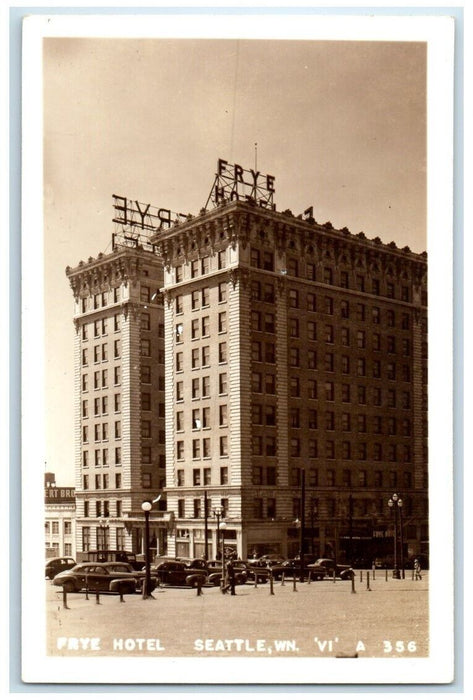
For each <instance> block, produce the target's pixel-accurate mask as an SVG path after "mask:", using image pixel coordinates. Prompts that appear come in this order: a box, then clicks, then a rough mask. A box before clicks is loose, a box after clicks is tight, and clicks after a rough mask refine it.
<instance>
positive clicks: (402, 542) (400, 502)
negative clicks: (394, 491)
mask: <svg viewBox="0 0 473 700" xmlns="http://www.w3.org/2000/svg"><path fill="white" fill-rule="evenodd" d="M397 506H398V508H399V533H400V535H401V572H402V578H405V576H406V574H405V571H404V532H403V530H404V528H403V526H402V506H403V502H402V498H400V499H399V500H398V502H397Z"/></svg>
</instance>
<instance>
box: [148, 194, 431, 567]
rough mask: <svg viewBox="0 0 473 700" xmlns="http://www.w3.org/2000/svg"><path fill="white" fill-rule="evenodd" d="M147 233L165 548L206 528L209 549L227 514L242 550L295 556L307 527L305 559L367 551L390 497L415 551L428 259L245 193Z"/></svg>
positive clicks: (419, 545)
mask: <svg viewBox="0 0 473 700" xmlns="http://www.w3.org/2000/svg"><path fill="white" fill-rule="evenodd" d="M155 242H156V245H157V250H158V252H159V255H160V256H161V258H162V260H163V263H164V270H165V272H164V318H165V322H164V326H165V367H166V383H165V385H166V493H167V504H168V508H169V509H170V510H171V511H172V512H173V513H174V515H175V520H174V528H173V531H172V532H171V533H170V536H169V540H168V551H169V553H170V554H175V555H177V556H201V555H202V554H203V553H204V551H205V545H204V538H205V533H206V532H207V534H208V539H209V540H210V541H209V543H208V545H207V547H208V549H209V550H210V551H211V552H212V553H213V555H216V554H217V552H218V546H217V540H216V528H217V523H216V514H217V512H218V511H219V510H220V509H222V510H223V514H224V515H223V517H224V519H225V530H224V533H225V534H224V537H225V544H226V545H227V546H229V547H230V548H232V549H234V550H235V551H236V552H237V553H238V554H239V556H241V557H243V558H246V557H248V556H250V555H251V554H253V553H257V554H260V555H261V554H263V553H265V552H274V553H277V554H281V555H283V556H293V555H295V554H296V553H297V552H298V551H299V549H300V539H301V533H300V526H301V523H303V525H304V545H303V546H304V551H306V552H314V553H315V554H319V555H332V556H336V557H337V558H339V559H340V558H344V559H345V558H349V559H350V560H352V561H356V560H359V561H361V560H367V559H374V558H375V557H376V556H382V555H386V554H388V553H392V538H393V523H394V520H393V517H394V514H393V512H392V509H390V507H389V505H388V501H389V499H390V497H391V496H392V495H393V494H394V493H397V494H399V495H401V497H402V503H403V507H402V517H403V534H404V553H405V554H406V555H409V554H413V553H420V552H424V553H426V550H427V546H428V544H427V543H428V527H427V522H428V499H427V487H428V467H427V464H428V459H427V295H426V290H427V287H426V284H427V265H426V256H425V254H424V255H417V254H414V253H412V252H411V251H410V250H409V249H404V250H399V249H398V248H397V247H396V245H395V244H394V243H391V244H389V245H384V244H383V243H381V241H380V240H379V239H375V240H368V239H367V238H366V237H365V235H364V234H362V233H360V234H358V235H352V234H351V233H350V232H349V231H348V230H347V229H344V230H342V231H337V230H334V229H333V227H332V226H331V224H330V223H327V224H325V225H323V226H321V225H319V224H317V223H316V222H315V221H314V220H313V219H311V218H310V219H309V220H304V219H302V217H299V218H296V217H294V216H293V215H292V214H291V213H290V212H285V213H278V212H276V211H274V210H272V209H266V208H262V207H258V206H255V205H254V204H251V203H249V202H244V201H233V202H230V203H224V204H222V205H220V206H218V207H216V208H215V209H214V210H212V211H210V212H205V213H202V214H201V216H199V217H197V218H195V219H191V220H190V221H187V222H185V223H179V224H177V225H175V226H174V227H172V228H171V229H170V230H168V231H166V232H164V233H161V234H159V235H158V236H156V238H155ZM302 498H303V500H304V510H302V508H303V505H302ZM205 508H206V509H207V513H206V514H205V512H204V509H205ZM205 515H206V516H207V517H205ZM400 515H401V514H400ZM204 520H205V523H204ZM204 524H205V527H204Z"/></svg>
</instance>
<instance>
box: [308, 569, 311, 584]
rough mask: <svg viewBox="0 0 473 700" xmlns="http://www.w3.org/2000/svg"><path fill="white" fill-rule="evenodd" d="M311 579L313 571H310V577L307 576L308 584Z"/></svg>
mask: <svg viewBox="0 0 473 700" xmlns="http://www.w3.org/2000/svg"><path fill="white" fill-rule="evenodd" d="M311 577H312V571H309V575H308V576H307V583H310V579H311Z"/></svg>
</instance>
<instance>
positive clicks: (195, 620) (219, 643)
mask: <svg viewBox="0 0 473 700" xmlns="http://www.w3.org/2000/svg"><path fill="white" fill-rule="evenodd" d="M370 588H371V590H367V586H366V572H363V580H362V581H360V572H357V574H356V579H355V589H356V593H355V594H353V593H352V584H351V582H350V581H339V580H337V581H336V582H335V583H333V581H329V580H326V581H322V582H314V583H311V584H308V583H303V584H301V583H299V582H297V590H296V591H294V590H293V583H292V581H291V580H289V581H286V582H285V584H284V585H281V582H275V583H274V595H271V594H270V587H269V584H264V585H258V587H257V588H255V587H254V586H253V585H250V584H247V585H245V586H238V587H237V595H236V596H230V595H229V594H227V595H222V594H221V592H220V590H219V589H218V588H204V590H203V595H201V596H198V595H197V593H196V591H195V590H192V589H188V588H187V589H185V588H160V589H158V590H156V591H154V593H153V596H154V597H153V599H149V600H143V599H142V598H141V597H140V596H137V595H128V596H125V602H123V603H121V602H120V600H119V597H117V596H106V595H101V596H100V604H99V605H98V604H97V603H96V598H95V595H92V594H90V595H89V600H86V598H85V594H84V593H82V594H69V595H68V597H67V604H68V607H69V609H64V608H63V599H62V591H61V589H58V588H56V587H55V586H52V584H51V583H50V582H49V581H46V592H47V611H48V653H49V654H52V655H62V656H116V655H123V656H150V655H152V656H197V655H200V656H216V657H220V656H268V655H272V656H283V657H291V656H292V657H293V656H300V657H334V656H337V655H347V656H351V655H354V654H355V653H356V652H357V653H358V656H359V657H381V658H383V657H384V658H386V657H400V658H412V657H422V656H426V655H427V654H428V631H429V624H428V573H427V574H426V575H424V576H423V579H422V581H413V580H412V578H411V572H410V571H407V572H406V578H405V580H393V579H391V578H389V579H388V580H387V581H386V580H385V573H384V571H378V572H376V579H375V580H374V581H373V580H372V578H371V580H370Z"/></svg>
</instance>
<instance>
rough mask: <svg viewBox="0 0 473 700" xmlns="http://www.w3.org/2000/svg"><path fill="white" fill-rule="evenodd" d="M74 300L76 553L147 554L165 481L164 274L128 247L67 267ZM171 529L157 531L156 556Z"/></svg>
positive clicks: (154, 536)
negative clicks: (149, 512) (154, 507)
mask: <svg viewBox="0 0 473 700" xmlns="http://www.w3.org/2000/svg"><path fill="white" fill-rule="evenodd" d="M66 273H67V275H68V277H69V280H70V283H71V287H72V290H73V293H74V299H75V310H74V326H75V350H74V366H75V372H74V378H75V379H74V381H75V385H74V396H75V410H74V412H75V485H76V491H75V495H76V506H77V508H76V518H77V520H76V537H77V541H76V548H77V552H78V553H80V552H85V551H88V550H91V549H96V548H98V549H127V550H130V551H136V552H141V551H143V512H142V510H141V503H142V502H143V500H144V499H146V498H153V499H154V498H155V497H156V494H157V493H158V492H159V489H162V488H163V487H164V483H165V463H164V442H165V437H164V412H165V407H164V345H163V342H164V326H163V307H162V300H161V295H160V294H159V293H158V292H159V288H160V287H161V286H162V280H163V267H162V264H161V262H160V260H159V259H158V258H157V257H156V256H155V255H153V254H152V253H150V252H146V251H143V250H140V251H137V250H133V249H130V248H127V247H122V248H118V247H117V248H116V250H115V251H114V252H112V253H111V254H109V255H102V254H101V255H99V256H98V257H97V258H96V259H93V258H89V260H88V261H87V262H86V263H84V262H81V263H79V265H78V266H77V267H76V268H74V269H71V268H69V267H68V268H67V270H66ZM165 532H166V530H165V526H164V525H163V523H159V522H158V521H156V522H155V523H154V524H153V527H152V528H151V544H152V548H153V549H154V550H156V549H159V545H160V538H161V550H162V548H163V547H164V544H163V537H165Z"/></svg>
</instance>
